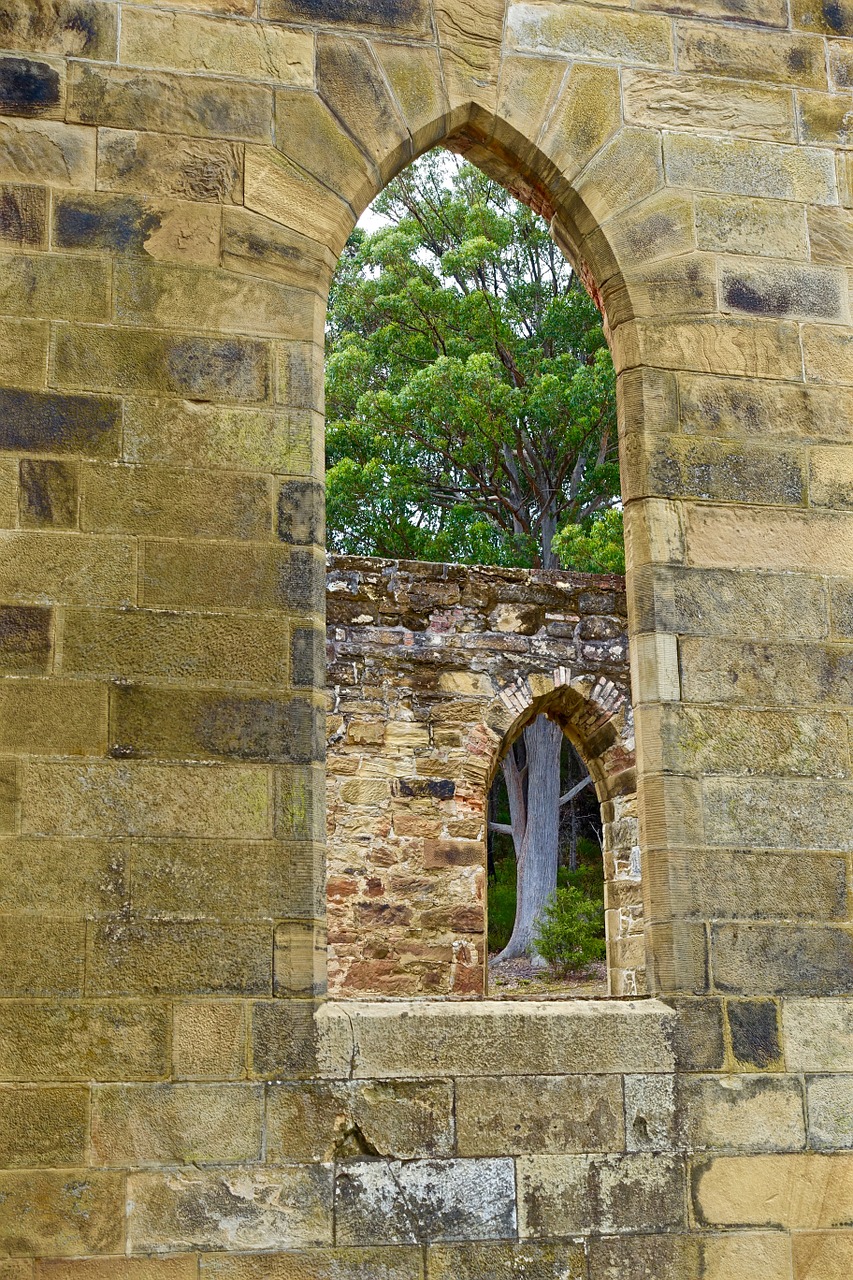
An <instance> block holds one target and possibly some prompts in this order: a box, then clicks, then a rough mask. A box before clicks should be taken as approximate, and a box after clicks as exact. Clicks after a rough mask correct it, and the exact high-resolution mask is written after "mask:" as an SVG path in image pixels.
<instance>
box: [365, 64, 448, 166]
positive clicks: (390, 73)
mask: <svg viewBox="0 0 853 1280" xmlns="http://www.w3.org/2000/svg"><path fill="white" fill-rule="evenodd" d="M373 48H374V52H375V54H376V56H377V58H378V59H379V61H380V63H381V65H382V70H383V71H384V73H385V75H386V77H387V79H388V83H389V84H390V85H391V91H392V93H393V94H394V97H395V98H396V100H397V103H398V105H399V107H400V110H401V111H402V114H403V121H404V123H405V124H406V126H407V128H408V131H409V133H410V134H411V137H412V148H413V150H414V151H415V152H417V153H419V152H420V151H421V150H423V149H425V148H426V147H428V146H429V145H431V144H432V143H433V142H434V141H435V139H436V137H438V136H440V135H441V133H442V132H443V129H444V125H445V120H446V118H447V111H448V104H447V98H446V95H445V88H444V84H443V83H442V79H443V78H442V70H443V67H442V63H441V60H440V55H439V52H438V50H437V49H434V48H430V47H428V46H422V47H421V48H417V47H415V46H414V45H410V44H392V43H390V42H387V41H382V42H379V41H377V42H376V44H374V46H373Z"/></svg>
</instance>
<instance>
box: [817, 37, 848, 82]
mask: <svg viewBox="0 0 853 1280" xmlns="http://www.w3.org/2000/svg"><path fill="white" fill-rule="evenodd" d="M827 44H828V46H829V78H830V83H829V87H830V89H849V88H850V87H851V85H853V58H851V51H850V46H849V45H848V43H847V41H846V40H829V41H827ZM816 87H817V88H820V89H822V88H823V87H824V86H823V85H818V86H816Z"/></svg>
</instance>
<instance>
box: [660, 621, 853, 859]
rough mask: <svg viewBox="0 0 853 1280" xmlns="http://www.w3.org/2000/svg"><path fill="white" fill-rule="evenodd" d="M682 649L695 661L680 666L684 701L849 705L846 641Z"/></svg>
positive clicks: (851, 669)
mask: <svg viewBox="0 0 853 1280" xmlns="http://www.w3.org/2000/svg"><path fill="white" fill-rule="evenodd" d="M684 652H685V663H690V664H693V663H695V664H696V665H695V666H692V667H691V668H690V669H689V670H688V668H687V666H686V665H685V669H684V672H685V674H684V696H685V699H686V700H687V701H688V702H728V703H738V702H739V703H746V702H752V703H753V704H754V703H755V702H756V701H757V702H758V703H759V705H760V704H761V703H762V702H763V703H764V704H765V705H770V706H773V705H774V704H777V705H778V704H782V705H785V704H786V703H787V704H788V705H789V706H809V705H815V704H820V703H823V704H825V705H827V706H832V705H835V706H838V705H839V704H840V705H842V706H845V707H846V706H849V705H850V695H851V688H853V684H851V682H853V653H851V652H850V650H849V648H847V647H845V646H838V645H821V644H818V643H816V642H813V645H812V649H811V650H808V649H806V648H804V647H803V646H802V645H797V644H773V643H772V642H771V641H770V640H769V639H765V640H764V643H763V644H761V645H756V644H754V643H753V644H750V643H732V642H729V643H728V644H727V645H724V644H723V643H722V642H721V641H715V640H690V639H685V641H684ZM837 799H841V801H842V803H846V800H845V799H844V797H843V795H842V796H839V797H837ZM807 843H808V841H807V840H806V844H807ZM804 847H805V846H804Z"/></svg>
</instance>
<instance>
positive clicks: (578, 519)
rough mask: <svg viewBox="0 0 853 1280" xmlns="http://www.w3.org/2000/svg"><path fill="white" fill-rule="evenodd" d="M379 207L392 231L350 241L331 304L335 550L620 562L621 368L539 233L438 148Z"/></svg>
mask: <svg viewBox="0 0 853 1280" xmlns="http://www.w3.org/2000/svg"><path fill="white" fill-rule="evenodd" d="M374 210H375V211H377V212H378V213H379V214H380V215H381V216H382V218H383V220H384V223H385V224H386V225H382V226H380V227H379V229H377V230H375V231H372V232H366V231H364V230H363V229H361V228H357V229H356V231H355V232H354V233H353V235H352V236H351V237H350V240H349V242H348V244H347V246H346V248H345V250H344V253H343V255H342V257H341V261H340V264H339V267H338V271H337V273H336V276H335V279H334V283H333V286H332V291H331V297H330V303H329V317H328V329H327V362H326V369H327V375H326V399H327V414H328V427H327V443H326V450H327V484H328V517H329V540H330V543H331V546H332V547H333V549H335V550H337V551H341V552H347V553H350V554H361V555H380V556H389V557H405V558H408V559H418V560H455V561H461V562H468V563H484V564H510V565H512V564H516V565H544V566H545V567H555V566H556V565H557V563H558V561H557V558H556V552H555V551H554V550H552V543H553V541H554V538H555V535H556V534H557V533H558V531H561V530H564V532H563V533H562V534H561V539H560V540H559V542H558V543H557V546H558V547H559V548H560V551H561V554H562V555H563V556H565V557H566V559H565V563H566V564H570V563H573V560H572V557H573V556H574V555H575V552H576V551H577V552H578V554H581V552H582V556H583V559H584V567H585V568H586V567H592V568H599V569H605V568H610V567H611V565H612V564H613V563H615V560H618V556H619V552H620V548H621V529H620V519H621V517H620V513H618V512H614V510H613V508H614V505H615V503H616V501H617V499H618V494H619V474H618V462H617V454H616V415H615V395H614V376H613V366H612V363H611V359H610V354H609V351H608V349H607V345H606V342H605V338H604V334H603V331H602V327H601V317H600V316H599V314H598V311H597V310H596V308H595V306H594V304H593V303H592V301H591V300H590V298H589V297H588V295H587V293H586V292H585V290H584V289H583V287H582V285H581V284H580V281H579V280H578V278H577V277H576V276H575V274H574V273H573V272H572V269H571V267H570V266H569V265H568V263H567V262H566V261H565V259H564V258H563V257H562V255H561V254H560V252H559V250H558V249H557V248H556V247H555V245H554V243H553V241H552V240H551V239H550V237H549V235H548V230H547V227H546V225H545V223H544V222H543V221H542V219H541V218H540V217H539V216H538V215H537V214H534V213H533V212H531V211H530V210H529V209H528V208H526V207H525V206H524V205H522V204H519V203H518V202H517V201H516V200H515V199H514V198H513V197H512V196H510V195H509V194H508V193H507V192H506V191H505V190H504V188H503V187H501V186H500V185H498V184H497V183H495V182H492V181H491V180H490V179H489V178H487V177H486V176H485V175H484V174H483V173H481V172H480V170H479V169H476V168H474V167H473V166H472V165H469V164H465V163H462V162H460V161H458V160H456V159H455V158H453V159H451V158H450V157H449V156H448V155H447V153H443V152H432V153H430V154H428V155H426V156H424V157H423V158H422V159H421V160H420V161H418V162H417V163H416V164H414V165H412V166H411V168H410V169H408V170H407V171H406V172H405V173H404V174H403V175H402V176H401V177H399V178H397V179H396V181H394V182H393V183H392V184H391V185H390V186H389V187H387V188H386V190H385V192H384V193H383V194H382V195H381V196H380V197H379V199H378V200H377V201H376V202H375V204H374ZM573 529H574V532H572V530H573ZM602 556H603V558H602ZM597 557H598V558H597ZM614 557H615V560H614ZM599 561H600V562H599ZM578 567H580V566H578Z"/></svg>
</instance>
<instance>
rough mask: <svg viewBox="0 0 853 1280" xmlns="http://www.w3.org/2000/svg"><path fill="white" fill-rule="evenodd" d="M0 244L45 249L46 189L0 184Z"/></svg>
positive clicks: (15, 184) (20, 247)
mask: <svg viewBox="0 0 853 1280" xmlns="http://www.w3.org/2000/svg"><path fill="white" fill-rule="evenodd" d="M0 244H4V245H14V246H15V247H16V248H19V249H44V248H46V247H47V189H46V188H45V187H36V186H28V185H26V184H18V183H3V184H0Z"/></svg>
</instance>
